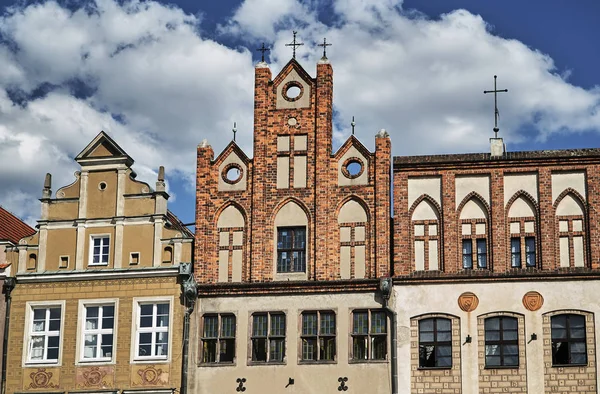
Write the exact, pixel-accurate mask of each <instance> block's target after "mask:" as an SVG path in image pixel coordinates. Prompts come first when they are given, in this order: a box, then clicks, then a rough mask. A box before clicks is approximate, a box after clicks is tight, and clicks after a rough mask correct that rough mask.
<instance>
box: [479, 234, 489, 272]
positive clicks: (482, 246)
mask: <svg viewBox="0 0 600 394" xmlns="http://www.w3.org/2000/svg"><path fill="white" fill-rule="evenodd" d="M476 243H477V268H487V246H486V243H485V238H478V239H477V240H476Z"/></svg>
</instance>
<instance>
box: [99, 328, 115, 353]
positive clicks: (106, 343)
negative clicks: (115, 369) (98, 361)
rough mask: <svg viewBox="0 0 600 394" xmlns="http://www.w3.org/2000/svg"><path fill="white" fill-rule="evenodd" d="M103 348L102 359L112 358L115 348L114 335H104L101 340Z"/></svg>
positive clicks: (101, 349) (101, 348)
mask: <svg viewBox="0 0 600 394" xmlns="http://www.w3.org/2000/svg"><path fill="white" fill-rule="evenodd" d="M101 340H102V342H101V344H100V345H101V346H100V351H101V352H102V354H101V355H100V356H101V357H111V356H112V347H113V335H112V334H104V335H102V338H101Z"/></svg>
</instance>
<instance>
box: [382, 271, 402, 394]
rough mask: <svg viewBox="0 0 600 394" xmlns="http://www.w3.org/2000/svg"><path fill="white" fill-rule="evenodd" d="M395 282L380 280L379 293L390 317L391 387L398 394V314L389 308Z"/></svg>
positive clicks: (388, 278)
mask: <svg viewBox="0 0 600 394" xmlns="http://www.w3.org/2000/svg"><path fill="white" fill-rule="evenodd" d="M393 285H394V282H393V281H392V278H390V277H383V278H379V291H380V294H381V298H382V301H381V303H382V306H383V309H384V310H385V311H386V313H387V315H388V316H389V317H390V326H391V331H392V332H391V333H390V334H391V337H392V338H391V350H390V353H391V356H392V360H391V370H392V371H391V376H390V378H391V383H392V384H391V385H392V394H398V327H397V325H398V314H397V313H396V311H394V310H393V309H392V308H390V306H389V301H390V298H391V296H392V292H393Z"/></svg>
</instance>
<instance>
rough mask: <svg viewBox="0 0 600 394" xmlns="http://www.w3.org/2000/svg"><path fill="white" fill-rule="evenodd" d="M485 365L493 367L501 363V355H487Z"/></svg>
mask: <svg viewBox="0 0 600 394" xmlns="http://www.w3.org/2000/svg"><path fill="white" fill-rule="evenodd" d="M485 365H486V366H492V367H495V366H499V365H501V364H500V356H485Z"/></svg>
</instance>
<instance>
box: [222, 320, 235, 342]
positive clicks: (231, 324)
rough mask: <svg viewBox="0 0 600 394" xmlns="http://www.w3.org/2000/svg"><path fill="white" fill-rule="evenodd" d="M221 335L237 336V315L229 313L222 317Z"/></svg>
mask: <svg viewBox="0 0 600 394" xmlns="http://www.w3.org/2000/svg"><path fill="white" fill-rule="evenodd" d="M221 336H222V337H235V316H232V315H229V316H222V317H221Z"/></svg>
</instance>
